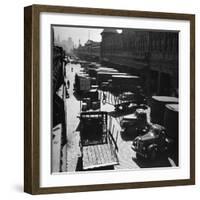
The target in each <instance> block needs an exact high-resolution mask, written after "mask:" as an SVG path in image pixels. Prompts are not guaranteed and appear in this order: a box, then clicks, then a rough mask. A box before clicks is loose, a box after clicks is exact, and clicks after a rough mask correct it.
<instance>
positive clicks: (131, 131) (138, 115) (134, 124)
mask: <svg viewBox="0 0 200 200" xmlns="http://www.w3.org/2000/svg"><path fill="white" fill-rule="evenodd" d="M120 126H121V134H122V135H123V136H127V137H128V138H130V139H134V138H135V137H137V136H138V135H144V134H145V133H147V131H148V128H149V124H148V123H147V113H146V111H145V110H143V109H137V110H136V112H135V113H134V114H131V115H127V116H125V117H124V118H123V119H122V120H121V122H120Z"/></svg>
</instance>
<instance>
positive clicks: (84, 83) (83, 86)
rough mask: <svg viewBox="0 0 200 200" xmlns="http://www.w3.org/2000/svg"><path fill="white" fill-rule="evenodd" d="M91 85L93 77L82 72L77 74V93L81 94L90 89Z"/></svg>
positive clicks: (75, 86)
mask: <svg viewBox="0 0 200 200" xmlns="http://www.w3.org/2000/svg"><path fill="white" fill-rule="evenodd" d="M90 86H91V78H90V77H89V76H88V75H87V74H85V73H80V74H76V76H75V85H74V88H75V90H76V92H77V93H79V94H81V93H83V92H86V91H89V90H90Z"/></svg>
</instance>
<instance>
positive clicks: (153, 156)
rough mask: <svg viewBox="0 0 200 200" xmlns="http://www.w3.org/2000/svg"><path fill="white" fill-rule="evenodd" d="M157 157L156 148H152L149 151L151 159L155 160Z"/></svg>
mask: <svg viewBox="0 0 200 200" xmlns="http://www.w3.org/2000/svg"><path fill="white" fill-rule="evenodd" d="M156 157H157V151H156V149H155V148H153V149H151V151H150V152H149V159H150V160H151V161H154V160H156Z"/></svg>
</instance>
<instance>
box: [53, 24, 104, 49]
mask: <svg viewBox="0 0 200 200" xmlns="http://www.w3.org/2000/svg"><path fill="white" fill-rule="evenodd" d="M53 28H54V37H55V39H57V38H58V35H59V37H60V41H62V40H67V39H68V37H71V38H72V40H73V41H74V44H75V46H76V47H77V46H78V44H79V39H80V42H81V44H82V45H84V44H85V42H87V40H88V39H90V40H93V41H96V42H100V41H101V32H102V31H103V29H100V28H99V29H98V28H75V27H58V26H55V27H53Z"/></svg>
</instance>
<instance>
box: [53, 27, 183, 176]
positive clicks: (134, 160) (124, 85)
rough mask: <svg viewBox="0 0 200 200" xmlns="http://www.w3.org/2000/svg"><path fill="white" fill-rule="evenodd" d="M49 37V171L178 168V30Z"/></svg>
mask: <svg viewBox="0 0 200 200" xmlns="http://www.w3.org/2000/svg"><path fill="white" fill-rule="evenodd" d="M50 31H51V172H52V173H61V172H70V173H75V172H82V173H84V172H88V171H102V170H107V171H110V170H112V171H113V170H114V171H119V170H144V169H146V168H148V169H149V168H156V169H159V168H166V167H167V168H169V169H170V168H174V167H179V166H180V163H179V153H180V152H179V130H178V127H179V62H178V61H179V31H175V30H154V29H152V30H151V29H134V28H113V27H90V26H69V25H63V24H61V25H51V30H50Z"/></svg>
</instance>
